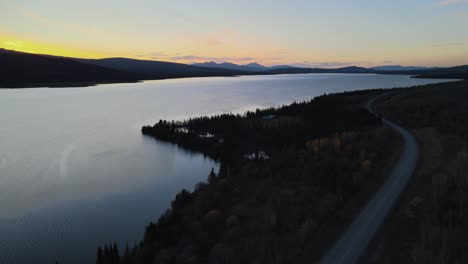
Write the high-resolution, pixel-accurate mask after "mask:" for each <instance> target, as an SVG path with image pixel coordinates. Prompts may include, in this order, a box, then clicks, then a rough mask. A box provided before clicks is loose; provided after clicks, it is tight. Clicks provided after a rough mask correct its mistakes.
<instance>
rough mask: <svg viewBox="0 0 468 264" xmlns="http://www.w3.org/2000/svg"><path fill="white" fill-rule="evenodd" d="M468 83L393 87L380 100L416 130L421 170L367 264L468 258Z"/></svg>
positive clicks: (378, 105)
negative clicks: (396, 88) (397, 88)
mask: <svg viewBox="0 0 468 264" xmlns="http://www.w3.org/2000/svg"><path fill="white" fill-rule="evenodd" d="M467 101H468V82H466V81H460V82H450V83H444V84H435V85H427V86H421V87H416V88H410V89H400V90H394V91H392V92H391V93H390V94H389V95H388V96H386V97H384V98H381V99H380V100H379V101H378V102H376V104H375V109H376V110H377V111H379V112H381V113H382V114H383V115H384V116H386V117H389V118H390V119H391V120H394V121H395V122H398V123H399V124H401V125H402V126H404V127H407V128H411V130H412V132H413V134H414V135H415V136H416V138H417V140H418V143H419V144H420V148H421V154H422V157H421V160H420V164H419V168H418V170H417V172H416V173H415V175H413V179H412V181H411V183H410V186H409V187H408V189H407V190H406V191H405V192H404V193H403V196H402V198H401V201H400V203H399V204H398V206H397V208H396V209H395V212H394V213H393V214H392V215H391V217H390V218H389V220H388V221H387V223H386V224H385V225H384V227H383V232H382V233H381V234H380V236H378V237H377V239H376V240H375V243H374V247H373V249H372V250H370V252H373V253H372V254H369V255H368V256H367V259H366V261H365V262H363V263H467V262H468V254H467V252H468V243H467V240H466V237H467V235H468V215H467V214H466V212H467V210H468V181H467V174H468V154H467V153H468V148H467V147H468V105H467V104H466V102H467Z"/></svg>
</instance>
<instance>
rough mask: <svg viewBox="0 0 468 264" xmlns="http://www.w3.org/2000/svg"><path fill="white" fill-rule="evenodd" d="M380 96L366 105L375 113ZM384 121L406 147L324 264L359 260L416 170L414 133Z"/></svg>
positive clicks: (324, 259) (344, 263) (349, 262)
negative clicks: (397, 134)
mask: <svg viewBox="0 0 468 264" xmlns="http://www.w3.org/2000/svg"><path fill="white" fill-rule="evenodd" d="M379 97H380V96H377V97H374V98H373V99H372V100H370V101H368V102H367V104H366V107H367V109H368V110H369V111H370V112H371V113H373V114H375V113H374V111H373V110H372V104H373V103H374V102H375V100H376V99H377V98H379ZM382 121H383V123H384V124H385V125H387V126H388V127H390V128H392V129H393V130H395V131H396V132H397V133H399V134H400V135H401V137H402V138H403V142H404V148H403V151H402V154H401V156H400V159H399V160H398V162H397V163H396V164H395V166H394V167H393V169H392V171H391V173H390V175H389V178H388V180H387V181H386V182H385V184H384V185H383V186H382V187H381V188H380V189H379V190H378V192H377V193H376V194H375V196H374V197H373V198H372V200H370V201H369V203H368V204H367V205H366V207H365V208H364V209H363V210H362V211H361V212H360V213H359V215H358V216H357V218H356V219H355V220H354V221H353V223H352V224H351V225H350V226H349V228H348V230H347V231H346V232H345V233H344V234H343V236H342V237H341V238H340V240H338V241H337V242H336V244H335V245H333V247H332V248H331V249H330V251H328V253H327V254H326V255H325V257H324V258H323V259H322V260H321V262H320V263H321V264H354V263H356V262H357V261H358V260H359V257H360V256H361V255H362V253H363V252H364V250H365V249H366V248H367V246H368V244H369V243H370V241H371V240H372V238H373V237H374V235H375V233H376V232H377V230H378V228H379V227H380V226H381V225H382V223H383V222H384V220H385V217H386V216H387V215H388V213H389V211H390V210H391V209H392V207H393V206H394V205H395V203H396V201H397V200H398V197H399V196H400V194H401V192H402V191H403V189H404V188H405V187H406V185H407V183H408V182H409V180H410V178H411V176H412V174H413V172H414V170H415V167H416V163H417V160H418V156H419V150H418V145H417V142H416V139H415V138H414V136H413V135H412V134H411V133H410V132H409V131H408V130H406V129H404V128H402V127H400V126H398V125H396V124H394V123H392V122H390V121H388V120H386V119H382Z"/></svg>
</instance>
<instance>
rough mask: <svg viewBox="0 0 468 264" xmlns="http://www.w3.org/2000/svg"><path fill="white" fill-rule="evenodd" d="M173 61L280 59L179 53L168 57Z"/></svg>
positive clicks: (276, 58)
mask: <svg viewBox="0 0 468 264" xmlns="http://www.w3.org/2000/svg"><path fill="white" fill-rule="evenodd" d="M170 59H171V60H174V61H216V62H233V61H264V60H281V59H282V58H278V57H270V58H268V57H264V58H261V57H210V56H197V55H179V56H173V57H170Z"/></svg>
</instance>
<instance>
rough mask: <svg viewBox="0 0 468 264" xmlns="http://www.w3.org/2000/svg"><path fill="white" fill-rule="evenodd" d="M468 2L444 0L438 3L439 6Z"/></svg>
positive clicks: (463, 0)
mask: <svg viewBox="0 0 468 264" xmlns="http://www.w3.org/2000/svg"><path fill="white" fill-rule="evenodd" d="M463 3H468V0H442V1H439V2H438V3H437V5H438V6H448V5H454V4H463Z"/></svg>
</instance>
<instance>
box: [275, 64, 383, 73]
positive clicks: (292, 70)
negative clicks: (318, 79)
mask: <svg viewBox="0 0 468 264" xmlns="http://www.w3.org/2000/svg"><path fill="white" fill-rule="evenodd" d="M268 73H271V74H300V73H376V71H375V70H372V69H367V68H362V67H356V66H351V67H344V68H338V69H320V68H283V69H273V70H269V71H268Z"/></svg>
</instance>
